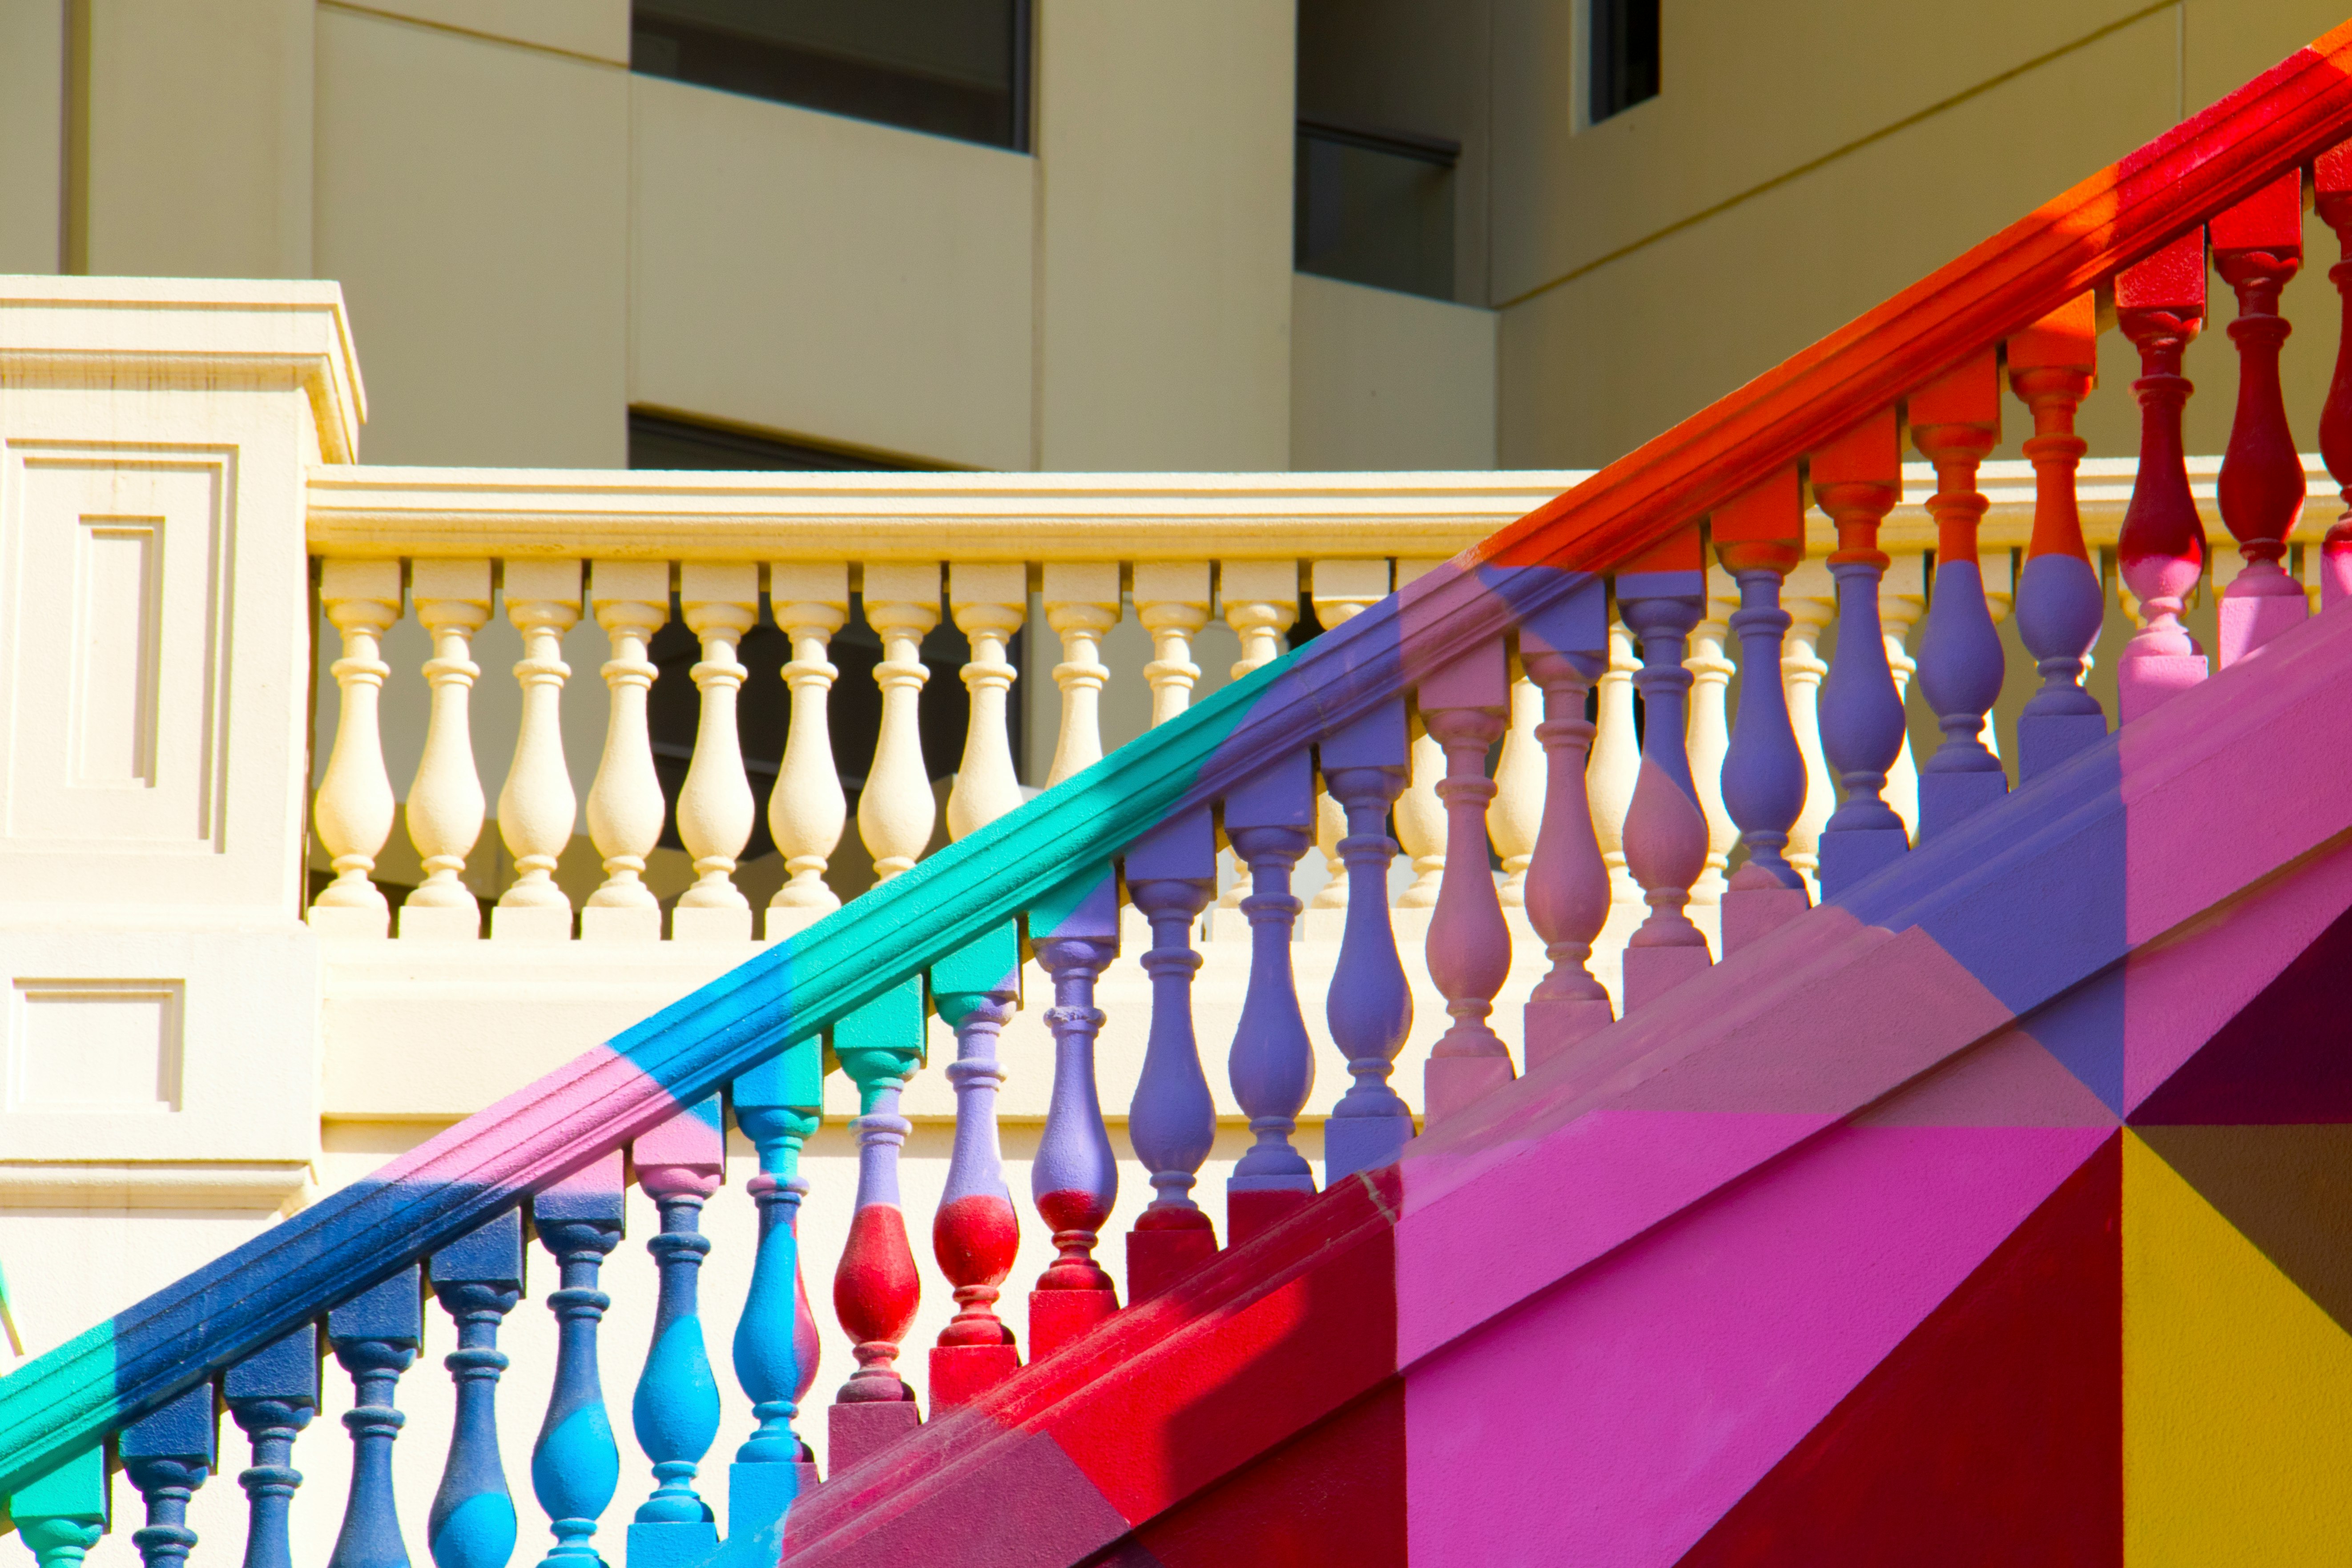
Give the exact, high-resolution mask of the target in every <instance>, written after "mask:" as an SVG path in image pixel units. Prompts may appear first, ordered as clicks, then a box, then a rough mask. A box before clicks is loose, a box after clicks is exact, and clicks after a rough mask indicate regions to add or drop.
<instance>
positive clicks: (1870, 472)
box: [1812, 409, 1911, 899]
mask: <svg viewBox="0 0 2352 1568" xmlns="http://www.w3.org/2000/svg"><path fill="white" fill-rule="evenodd" d="M1812 479H1813V495H1814V498H1815V499H1816V500H1818V501H1819V502H1820V503H1821V507H1822V511H1824V512H1827V513H1828V514H1829V515H1830V517H1832V519H1833V520H1834V521H1835V522H1836V523H1837V528H1838V548H1837V549H1836V551H1835V552H1834V553H1833V554H1832V555H1831V557H1830V575H1831V576H1832V577H1834V578H1835V579H1836V580H1837V598H1838V613H1837V657H1836V659H1835V660H1834V661H1833V662H1832V664H1831V665H1830V673H1829V676H1828V678H1827V679H1826V680H1824V681H1823V682H1822V696H1821V725H1822V754H1823V755H1824V756H1825V757H1826V758H1828V760H1829V765H1830V768H1831V771H1832V772H1833V773H1835V774H1836V775H1837V779H1838V782H1839V784H1840V785H1842V786H1843V788H1844V790H1845V798H1844V799H1843V800H1842V801H1840V802H1839V804H1838V809H1837V810H1835V811H1833V812H1832V813H1831V814H1830V820H1829V822H1828V824H1827V825H1826V826H1824V827H1823V828H1822V844H1821V881H1822V897H1823V898H1825V899H1826V898H1835V897H1836V896H1837V895H1838V894H1841V893H1843V892H1844V891H1845V890H1846V889H1847V888H1850V887H1852V886H1853V884H1854V883H1858V882H1861V881H1862V880H1864V878H1866V877H1868V876H1869V875H1870V874H1871V873H1873V872H1875V871H1877V870H1878V869H1879V868H1881V867H1882V866H1885V865H1889V864H1891V863H1893V862H1895V861H1896V860H1898V859H1900V858H1901V857H1902V856H1903V854H1904V852H1906V851H1907V850H1908V849H1909V848H1910V847H1911V845H1910V836H1909V835H1908V834H1907V833H1906V831H1904V827H1903V819H1902V818H1900V817H1898V816H1896V815H1895V808H1893V807H1892V806H1889V805H1888V804H1887V803H1886V800H1885V796H1884V793H1883V792H1884V791H1885V788H1886V770H1887V769H1888V768H1892V767H1894V766H1895V758H1896V757H1897V756H1899V755H1900V754H1901V753H1902V750H1903V699H1902V698H1901V697H1899V696H1897V695H1895V671H1894V669H1893V667H1892V666H1890V665H1889V664H1887V662H1886V639H1885V635H1884V633H1883V632H1881V630H1880V628H1879V621H1878V584H1879V580H1880V579H1881V578H1883V577H1885V575H1886V564H1887V563H1886V556H1885V552H1884V551H1882V550H1881V549H1879V548H1878V525H1879V523H1880V522H1881V521H1882V520H1883V519H1884V518H1885V516H1886V514H1887V513H1888V512H1889V511H1891V510H1892V509H1893V508H1894V506H1895V501H1896V499H1897V498H1898V497H1900V496H1901V495H1902V491H1903V462H1902V451H1901V448H1900V447H1899V445H1898V444H1897V443H1896V437H1895V412H1894V411H1893V410H1892V409H1888V410H1885V411H1884V412H1882V413H1877V414H1874V415H1873V416H1872V417H1871V418H1870V419H1868V420H1866V421H1864V423H1862V424H1861V425H1859V426H1857V427H1856V428H1855V429H1853V431H1851V432H1849V433H1848V434H1845V435H1843V436H1841V437H1839V438H1838V439H1837V440H1836V441H1834V442H1832V443H1831V444H1829V445H1828V446H1826V447H1824V448H1823V449H1822V450H1821V451H1820V452H1818V453H1816V454H1814V455H1813V466H1812Z"/></svg>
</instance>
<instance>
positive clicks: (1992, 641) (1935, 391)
mask: <svg viewBox="0 0 2352 1568" xmlns="http://www.w3.org/2000/svg"><path fill="white" fill-rule="evenodd" d="M1911 440H1912V443H1913V444H1915V445H1916V446H1917V447H1918V448H1919V451H1920V453H1921V455H1924V456H1925V457H1926V458H1927V460H1928V461H1929V462H1931V463H1933V464H1934V465H1936V494H1935V495H1934V496H1933V497H1930V498H1929V499H1928V502H1927V510H1928V511H1929V512H1930V513H1931V514H1932V515H1933V516H1934V517H1935V519H1936V581H1935V596H1934V600H1933V602H1931V603H1930V605H1929V606H1928V609H1927V632H1926V634H1925V635H1924V636H1923V638H1922V639H1921V641H1920V644H1919V685H1920V689H1921V691H1922V692H1923V693H1924V694H1925V695H1926V696H1927V704H1928V706H1930V707H1931V708H1933V709H1934V710H1935V713H1936V722H1937V725H1938V726H1939V727H1941V728H1942V729H1943V732H1944V739H1943V744H1941V745H1940V746H1938V747H1937V748H1936V754H1935V755H1934V756H1932V757H1930V758H1927V765H1926V766H1925V767H1923V768H1920V769H1919V837H1920V839H1921V841H1923V842H1924V841H1926V840H1927V839H1930V838H1933V837H1935V836H1936V835H1937V834H1939V833H1943V832H1947V831H1949V830H1951V829H1952V828H1953V827H1955V826H1957V825H1958V823H1959V822H1961V821H1964V820H1966V819H1967V818H1968V817H1969V816H1970V815H1972V814H1973V813H1975V812H1978V811H1980V810H1984V808H1986V807H1987V806H1990V805H1993V804H1995V803H1997V802H1998V801H1999V800H2000V798H2001V797H2002V796H2003V795H2005V794H2007V793H2008V792H2009V779H2007V777H2006V776H2005V775H2003V773H2002V772H2001V767H2000V758H1998V757H1995V756H1994V755H1993V754H1992V752H1991V751H1990V749H1988V748H1987V747H1986V746H1985V743H1984V740H1983V732H1984V726H1985V715H1987V714H1988V713H1990V712H1991V711H1992V705H1993V704H1994V703H1995V702H1996V701H1998V700H1999V699H2000V677H2001V673H2002V669H2003V667H2004V665H2005V664H2007V662H2008V656H2007V655H2006V654H2005V653H2002V651H2001V646H2000V632H1996V631H1994V630H1993V626H1992V612H1991V611H1990V608H1988V607H1987V605H1986V603H1985V593H1984V572H1983V569H1982V567H1981V566H1980V565H1979V562H1978V559H1977V525H1978V524H1979V523H1980V522H1981V521H1983V519H1984V514H1985V507H1986V506H1987V502H1986V500H1985V498H1984V497H1983V495H1982V494H1980V493H1979V491H1978V489H1977V466H1978V465H1979V464H1980V463H1982V462H1983V461H1984V459H1985V455H1986V454H1987V453H1989V452H1990V451H1991V450H1992V449H1993V448H1994V447H1995V446H1997V445H1999V444H2000V360H1999V358H1998V357H1997V356H1996V355H1995V353H1994V351H1993V350H1990V349H1988V350H1985V351H1984V352H1983V353H1981V354H1979V355H1977V356H1975V357H1974V358H1972V359H1970V360H1969V361H1967V362H1966V363H1964V364H1961V365H1959V366H1958V367H1957V368H1956V369H1953V370H1951V371H1946V372H1945V373H1944V374H1942V375H1940V376H1937V378H1936V379H1935V380H1934V381H1932V382H1928V383H1927V385H1926V386H1924V387H1921V388H1920V389H1919V390H1918V391H1917V392H1914V393H1913V394H1912V396H1911Z"/></svg>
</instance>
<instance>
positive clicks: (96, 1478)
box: [8, 1445, 107, 1568]
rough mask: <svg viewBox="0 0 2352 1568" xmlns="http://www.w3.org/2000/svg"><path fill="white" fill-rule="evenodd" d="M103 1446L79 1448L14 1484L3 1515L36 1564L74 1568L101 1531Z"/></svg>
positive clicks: (103, 1524) (104, 1509)
mask: <svg viewBox="0 0 2352 1568" xmlns="http://www.w3.org/2000/svg"><path fill="white" fill-rule="evenodd" d="M106 1480H107V1477H106V1449H105V1448H104V1447H103V1446H102V1445H101V1446H97V1447H92V1448H85V1449H83V1450H82V1451H81V1452H80V1453H79V1454H76V1455H74V1456H73V1457H72V1458H68V1459H65V1460H62V1461H60V1462H59V1463H58V1464H57V1465H55V1466H53V1467H51V1468H50V1469H48V1470H47V1471H46V1472H44V1473H42V1474H40V1475H37V1476H34V1477H31V1478H28V1479H26V1480H25V1481H23V1482H22V1483H20V1484H19V1485H18V1486H17V1488H16V1491H15V1492H14V1493H13V1494H12V1495H11V1496H10V1497H9V1499H8V1515H9V1517H10V1519H11V1520H13V1521H15V1523H16V1533H17V1535H18V1537H19V1538H21V1539H22V1540H23V1542H25V1545H26V1548H28V1549H29V1550H30V1551H31V1552H32V1553H33V1561H34V1562H35V1563H37V1564H38V1565H39V1568H79V1564H80V1563H81V1561H82V1559H83V1558H85V1557H86V1556H88V1555H89V1549H90V1548H91V1547H93V1546H95V1545H97V1544H98V1543H99V1541H100V1538H102V1537H103V1536H104V1535H105V1534H106V1525H107V1485H106Z"/></svg>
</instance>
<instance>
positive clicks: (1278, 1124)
mask: <svg viewBox="0 0 2352 1568" xmlns="http://www.w3.org/2000/svg"><path fill="white" fill-rule="evenodd" d="M1225 836H1226V837H1227V838H1229V839H1231V840H1232V841H1233V845H1234V853H1235V854H1237V855H1239V856H1240V857H1241V860H1242V862H1243V863H1244V865H1246V866H1248V867H1249V871H1250V894H1249V896H1248V897H1247V898H1244V899H1243V900H1242V914H1243V915H1245V916H1247V917H1248V920H1249V923H1250V976H1249V988H1248V989H1247V990H1246V991H1244V993H1243V995H1242V1016H1241V1019H1240V1021H1239V1022H1238V1023H1237V1024H1236V1025H1235V1027H1234V1046H1233V1051H1232V1054H1231V1055H1230V1056H1229V1058H1228V1059H1227V1073H1228V1076H1229V1077H1230V1078H1231V1080H1232V1082H1233V1089H1234V1100H1235V1101H1236V1102H1238V1103H1240V1105H1241V1108H1242V1110H1243V1112H1244V1113H1246V1114H1247V1115H1248V1117H1249V1119H1250V1131H1251V1132H1253V1133H1255V1134H1256V1135H1257V1142H1256V1143H1255V1144H1254V1145H1251V1146H1250V1148H1249V1149H1248V1150H1247V1151H1245V1152H1244V1154H1243V1155H1242V1157H1241V1160H1240V1162H1239V1163H1238V1164H1236V1165H1235V1166H1234V1174H1233V1176H1232V1177H1231V1178H1229V1180H1228V1181H1227V1183H1226V1186H1225V1235H1226V1237H1227V1238H1228V1239H1229V1241H1230V1242H1231V1244H1232V1245H1234V1246H1239V1245H1241V1244H1242V1243H1243V1242H1244V1241H1247V1240H1248V1239H1250V1238H1251V1237H1253V1236H1255V1235H1257V1234H1258V1233H1259V1232H1261V1231H1263V1230H1265V1229H1267V1228H1271V1227H1272V1226H1275V1225H1276V1224H1279V1223H1280V1222H1281V1221H1282V1219H1283V1218H1285V1217H1286V1216H1287V1215H1289V1214H1290V1213H1292V1212H1293V1211H1294V1210H1296V1209H1297V1208H1298V1207H1300V1206H1301V1205H1303V1204H1304V1203H1305V1202H1306V1201H1307V1199H1308V1198H1310V1197H1313V1196H1314V1195H1315V1172H1314V1169H1313V1167H1311V1166H1308V1165H1307V1159H1306V1156H1305V1155H1301V1154H1300V1153H1299V1152H1298V1151H1297V1149H1295V1148H1293V1147H1292V1146H1291V1144H1290V1136H1291V1134H1292V1133H1293V1132H1295V1131H1297V1126H1298V1113H1299V1112H1300V1111H1301V1110H1303V1109H1305V1108H1306V1104H1307V1095H1308V1093H1310V1092H1312V1091H1313V1090H1314V1087H1315V1045H1314V1041H1313V1040H1310V1039H1309V1038H1308V1036H1307V1019H1306V1016H1305V1015H1304V1014H1303V1013H1301V1012H1300V1011H1299V1008H1298V986H1297V980H1296V979H1295V977H1293V975H1292V973H1291V967H1290V938H1291V929H1292V927H1293V925H1295V924H1296V922H1297V919H1298V914H1299V910H1300V908H1301V907H1302V906H1301V904H1299V902H1298V900H1297V899H1296V898H1294V897H1292V896H1291V894H1290V873H1291V871H1292V869H1293V868H1294V867H1296V866H1297V863H1298V857H1299V856H1300V855H1302V854H1304V853H1306V852H1307V848H1308V846H1309V845H1311V844H1313V843H1314V841H1315V769H1314V765H1313V763H1312V761H1311V759H1310V758H1308V757H1307V753H1306V752H1305V751H1303V750H1302V751H1297V752H1293V753H1292V754H1291V755H1290V756H1288V757H1286V758H1283V759H1282V760H1281V761H1279V762H1276V763H1275V764H1274V765H1273V766H1272V767H1269V768H1265V769H1263V770H1261V771H1260V772H1259V773H1257V774H1256V775H1255V777H1253V778H1251V779H1248V780H1247V781H1246V782H1244V783H1243V784H1241V785H1240V786H1238V787H1237V788H1236V789H1234V790H1233V792H1232V793H1231V794H1229V795H1227V796H1226V797H1225ZM1382 891H1383V892H1385V889H1383V890H1382Z"/></svg>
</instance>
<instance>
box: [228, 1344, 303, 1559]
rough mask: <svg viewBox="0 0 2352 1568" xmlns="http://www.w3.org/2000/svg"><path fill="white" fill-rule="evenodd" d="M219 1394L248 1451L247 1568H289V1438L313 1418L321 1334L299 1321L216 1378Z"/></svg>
mask: <svg viewBox="0 0 2352 1568" xmlns="http://www.w3.org/2000/svg"><path fill="white" fill-rule="evenodd" d="M221 1397H222V1400H223V1402H224V1403H225V1404H226V1405H227V1406H228V1413H229V1415H230V1416H232V1417H234V1418H235V1420H236V1425H237V1429H238V1430H239V1431H241V1432H243V1433H244V1434H245V1435H246V1437H247V1440H248V1441H250V1442H251V1444H252V1446H253V1463H252V1464H250V1465H248V1466H247V1467H246V1468H245V1469H242V1470H240V1471H238V1472H237V1477H236V1484H237V1485H238V1486H240V1487H242V1488H244V1489H245V1496H246V1525H245V1568H294V1542H293V1539H292V1537H291V1535H290V1533H289V1524H290V1521H291V1515H292V1512H293V1507H294V1493H295V1492H296V1491H297V1490H299V1488H300V1487H301V1485H302V1472H301V1471H299V1470H298V1469H295V1468H294V1440H295V1438H297V1437H300V1436H301V1434H302V1428H303V1427H308V1426H309V1425H310V1420H311V1417H313V1416H316V1415H318V1413H319V1331H318V1328H317V1326H316V1325H315V1324H311V1323H305V1324H303V1325H302V1326H301V1327H300V1328H299V1329H296V1330H295V1331H294V1332H293V1333H290V1334H288V1335H287V1336H286V1337H285V1338H284V1339H281V1340H279V1341H278V1343H275V1344H273V1345H269V1346H268V1347H267V1348H265V1349H263V1350H261V1351H260V1352H258V1353H257V1354H253V1355H249V1356H247V1357H246V1358H245V1359H244V1360H243V1361H240V1362H238V1363H237V1364H236V1365H234V1366H231V1367H230V1368H229V1369H228V1370H227V1371H226V1372H225V1373H223V1374H222V1375H221Z"/></svg>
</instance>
